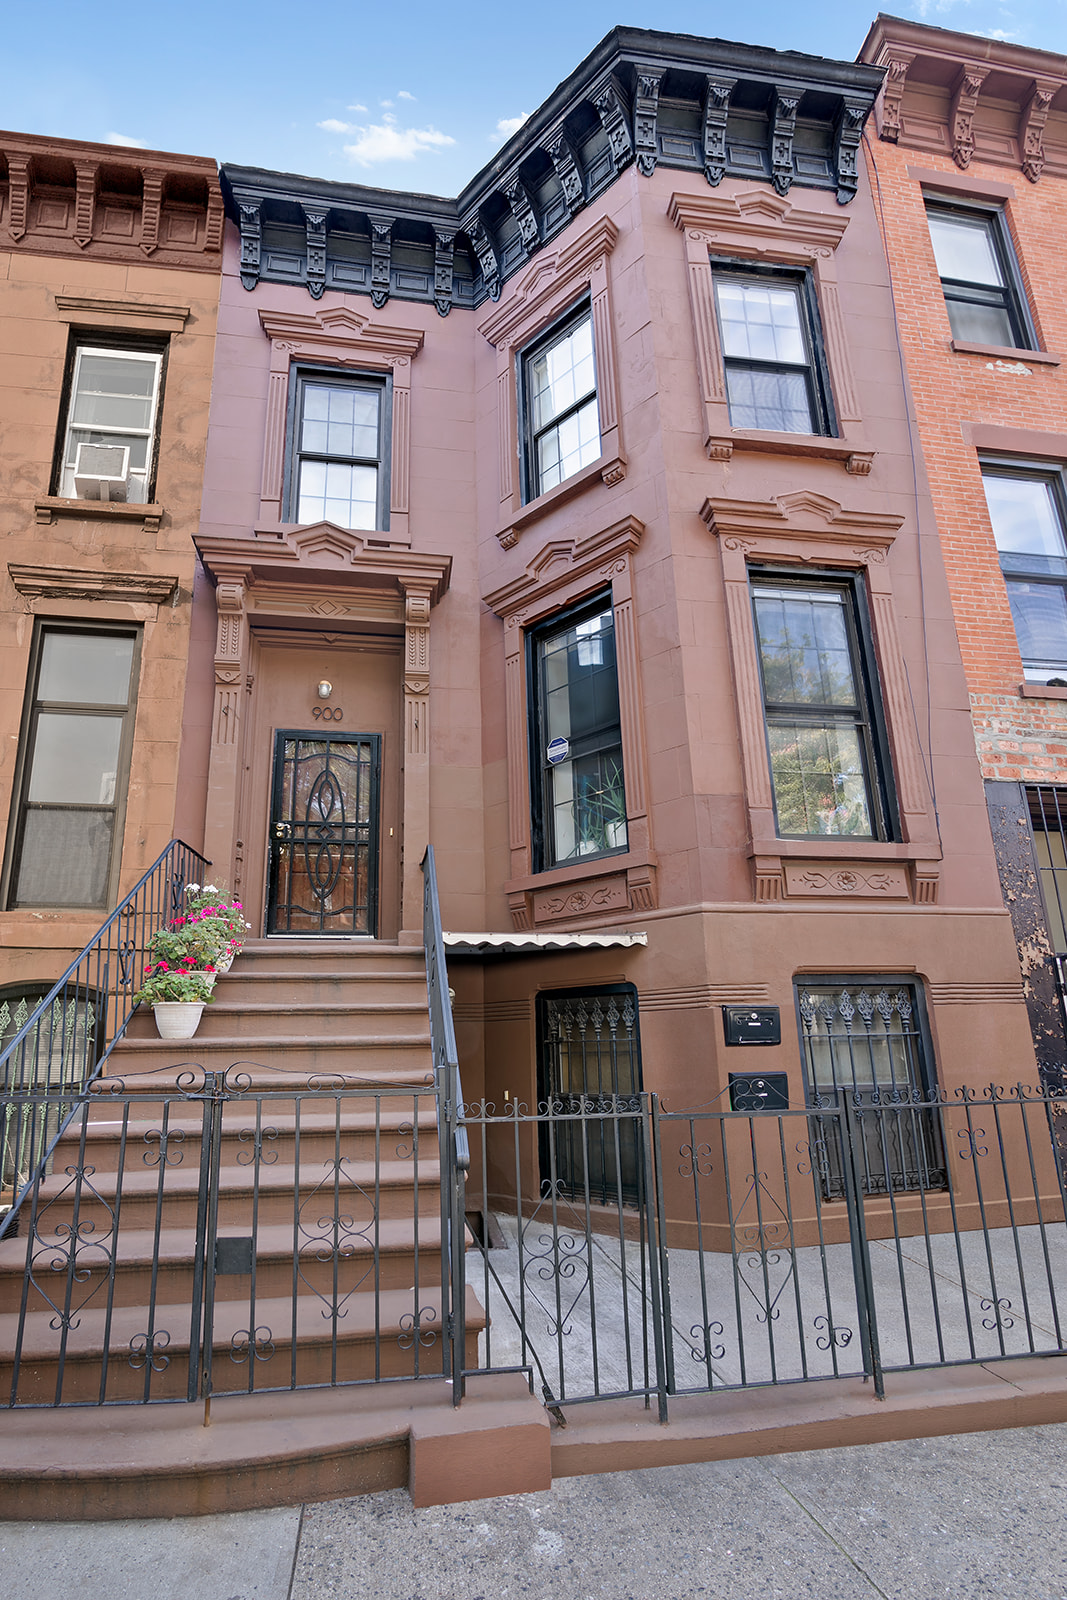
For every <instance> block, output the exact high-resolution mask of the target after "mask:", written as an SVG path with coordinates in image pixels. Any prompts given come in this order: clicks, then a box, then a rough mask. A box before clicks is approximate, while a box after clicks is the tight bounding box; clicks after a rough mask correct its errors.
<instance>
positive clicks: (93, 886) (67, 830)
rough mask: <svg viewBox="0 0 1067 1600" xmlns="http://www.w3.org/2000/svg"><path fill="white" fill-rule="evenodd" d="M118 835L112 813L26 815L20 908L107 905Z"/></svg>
mask: <svg viewBox="0 0 1067 1600" xmlns="http://www.w3.org/2000/svg"><path fill="white" fill-rule="evenodd" d="M113 829H114V812H112V811H65V810H63V809H62V808H61V807H54V808H52V807H46V808H44V809H42V810H39V811H38V810H33V811H27V812H26V816H25V823H24V828H23V835H22V855H21V859H20V862H19V873H18V884H17V885H16V889H15V903H16V905H46V906H102V905H104V904H105V902H106V899H107V879H108V868H109V866H110V863H111V838H112V831H113Z"/></svg>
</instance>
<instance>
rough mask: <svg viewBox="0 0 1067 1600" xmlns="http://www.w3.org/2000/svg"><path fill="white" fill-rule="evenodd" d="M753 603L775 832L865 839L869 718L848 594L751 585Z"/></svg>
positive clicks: (869, 828) (869, 803)
mask: <svg viewBox="0 0 1067 1600" xmlns="http://www.w3.org/2000/svg"><path fill="white" fill-rule="evenodd" d="M753 609H754V612H755V621H756V637H757V642H758V646H759V654H760V665H761V669H762V675H763V696H764V706H765V715H766V724H767V747H768V754H769V758H770V767H771V781H772V784H773V788H774V800H775V810H776V813H777V819H778V831H779V833H780V834H783V835H800V836H818V835H849V836H852V837H860V838H873V837H874V836H875V834H876V827H875V820H874V811H873V797H872V790H871V743H870V731H869V719H868V716H867V710H866V706H865V704H864V700H863V696H862V690H861V683H860V678H859V674H858V672H857V667H856V659H855V643H854V631H855V630H854V624H853V620H852V616H851V595H850V593H849V591H848V590H845V589H842V588H838V587H836V586H832V585H830V584H827V585H825V586H823V585H820V586H816V587H808V586H801V585H799V584H798V585H796V586H795V587H793V586H790V587H788V588H778V587H776V586H773V585H764V584H762V583H757V584H755V585H754V586H753Z"/></svg>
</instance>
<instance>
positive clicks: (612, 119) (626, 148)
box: [593, 79, 634, 172]
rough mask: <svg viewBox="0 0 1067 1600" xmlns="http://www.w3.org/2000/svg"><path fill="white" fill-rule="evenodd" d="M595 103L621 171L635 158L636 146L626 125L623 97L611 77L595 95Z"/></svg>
mask: <svg viewBox="0 0 1067 1600" xmlns="http://www.w3.org/2000/svg"><path fill="white" fill-rule="evenodd" d="M593 104H594V105H595V106H596V109H597V115H598V117H599V118H600V121H601V123H602V124H603V128H604V132H605V133H606V134H607V136H608V148H609V149H610V150H611V159H612V161H613V162H614V164H615V171H616V172H621V171H622V169H623V167H626V166H628V165H629V164H630V162H631V161H632V160H633V156H634V147H633V141H632V140H631V138H630V130H629V128H628V127H627V126H626V113H625V111H624V110H623V103H622V97H621V96H620V94H619V91H618V90H617V89H616V87H615V85H614V83H613V82H612V81H611V80H610V79H609V80H608V82H607V83H605V84H604V85H603V87H602V88H601V89H600V90H599V91H598V92H597V93H595V94H594V95H593Z"/></svg>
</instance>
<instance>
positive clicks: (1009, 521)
mask: <svg viewBox="0 0 1067 1600" xmlns="http://www.w3.org/2000/svg"><path fill="white" fill-rule="evenodd" d="M982 482H983V484H984V486H985V493H986V500H987V502H988V505H989V517H990V521H991V522H992V525H993V537H994V539H995V540H996V545H997V550H998V552H999V554H1000V566H1001V570H1002V572H1003V573H1004V575H1005V579H1006V582H1007V591H1008V600H1009V602H1010V604H1011V614H1012V619H1013V621H1014V623H1015V633H1016V636H1017V638H1018V641H1019V654H1020V655H1021V656H1022V660H1023V670H1024V673H1025V675H1026V677H1027V678H1028V679H1029V680H1030V681H1031V682H1036V683H1047V682H1048V681H1049V679H1050V678H1051V679H1059V678H1067V541H1065V539H1064V525H1063V497H1062V489H1061V486H1060V478H1059V474H1058V472H1051V471H1049V470H1047V469H1046V470H1045V471H1044V472H1041V471H1011V470H1008V469H1007V468H1005V467H1001V466H999V465H997V464H996V463H989V464H987V465H986V466H985V467H984V468H983V472H982Z"/></svg>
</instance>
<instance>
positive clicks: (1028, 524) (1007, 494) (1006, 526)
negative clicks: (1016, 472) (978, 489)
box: [982, 472, 1067, 556]
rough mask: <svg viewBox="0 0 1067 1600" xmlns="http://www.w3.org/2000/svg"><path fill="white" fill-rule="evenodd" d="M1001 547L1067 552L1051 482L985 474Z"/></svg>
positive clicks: (1057, 553)
mask: <svg viewBox="0 0 1067 1600" xmlns="http://www.w3.org/2000/svg"><path fill="white" fill-rule="evenodd" d="M982 482H983V484H984V486H985V495H986V500H987V501H988V502H989V516H990V519H991V521H992V523H993V537H994V538H995V539H996V541H997V549H998V550H1015V551H1022V552H1024V553H1026V554H1028V555H1042V556H1062V555H1064V554H1065V553H1067V547H1065V545H1064V538H1063V528H1062V526H1061V524H1060V517H1059V511H1058V508H1057V505H1056V499H1055V495H1054V493H1053V488H1052V484H1051V483H1050V482H1049V480H1048V479H1047V478H1031V477H1020V478H1009V477H1005V476H1003V475H1002V474H1001V473H999V472H986V473H983V475H982Z"/></svg>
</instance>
